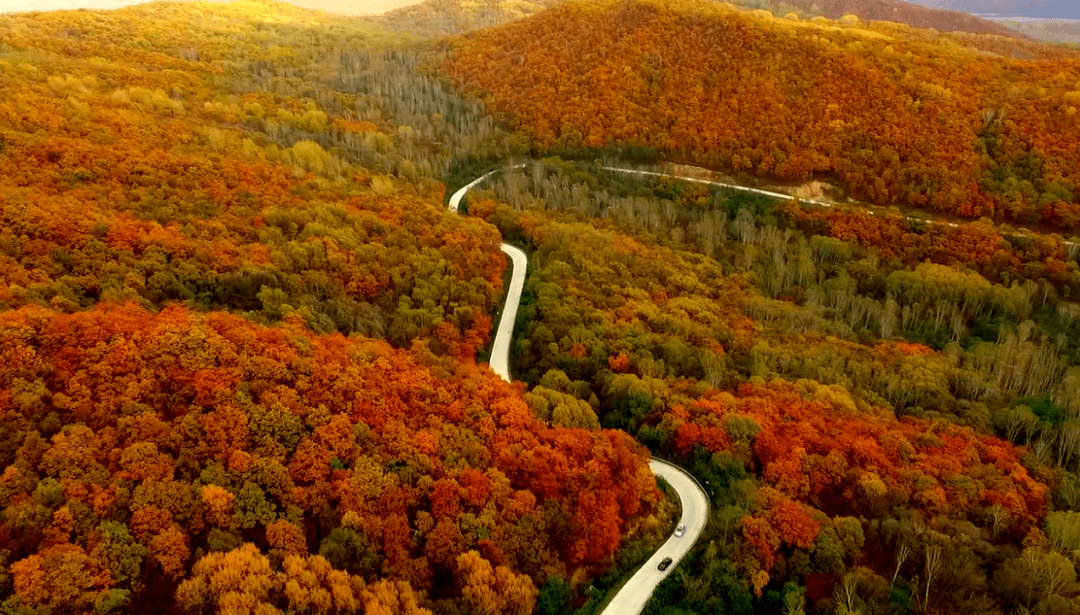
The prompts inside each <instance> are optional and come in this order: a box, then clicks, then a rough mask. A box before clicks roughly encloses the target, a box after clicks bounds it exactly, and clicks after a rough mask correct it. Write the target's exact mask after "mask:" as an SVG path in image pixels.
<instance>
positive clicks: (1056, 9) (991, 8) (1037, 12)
mask: <svg viewBox="0 0 1080 615" xmlns="http://www.w3.org/2000/svg"><path fill="white" fill-rule="evenodd" d="M907 1H908V2H912V3H914V4H921V5H922V6H928V7H931V8H936V9H948V10H952V11H962V12H964V13H972V14H976V15H979V16H984V17H985V16H989V15H993V16H995V17H1026V18H1029V19H1080V3H1078V2H1077V1H1076V0H907Z"/></svg>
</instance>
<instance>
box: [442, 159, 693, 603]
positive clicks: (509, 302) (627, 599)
mask: <svg viewBox="0 0 1080 615" xmlns="http://www.w3.org/2000/svg"><path fill="white" fill-rule="evenodd" d="M524 166H525V165H524V164H519V165H514V166H511V167H505V168H502V169H496V170H494V171H490V172H488V173H486V174H484V175H482V176H480V177H478V178H476V179H474V180H472V181H471V182H469V183H468V184H466V185H464V186H462V187H461V188H460V189H458V190H457V192H454V194H453V195H451V197H450V202H449V205H448V207H449V208H450V211H453V212H457V211H458V210H459V209H460V207H461V200H462V199H463V198H465V195H466V194H467V193H468V192H469V190H471V189H472V188H474V187H475V186H476V185H477V184H479V183H480V182H482V181H484V180H485V179H487V178H488V177H490V176H491V175H492V174H494V173H497V172H499V171H505V170H507V169H514V168H521V167H524ZM610 170H620V171H629V170H623V169H610ZM629 172H633V171H629ZM641 173H647V172H645V171H642V172H641ZM649 174H652V173H649ZM501 248H502V251H503V252H504V253H506V255H507V256H509V257H510V263H511V274H510V288H509V290H508V291H507V293H506V303H505V304H504V307H503V312H502V318H500V319H499V328H498V330H497V331H496V333H495V341H494V342H492V345H491V359H490V364H491V369H492V370H493V371H494V372H495V373H496V374H498V375H499V376H501V377H502V379H503V380H505V381H507V382H510V380H511V378H510V364H509V358H510V337H511V335H512V334H513V332H514V321H515V320H516V319H517V311H518V306H519V305H520V304H521V291H522V289H523V288H524V286H525V269H526V266H527V259H526V257H525V253H524V252H522V251H521V250H520V249H518V248H516V247H514V246H512V245H510V244H507V243H504V244H502V245H501ZM649 468H650V469H652V471H653V473H654V474H656V475H657V476H660V477H662V478H663V479H664V480H665V481H667V483H668V484H669V485H671V487H672V488H673V489H674V490H675V493H676V494H678V496H679V503H680V504H681V505H682V515H681V516H680V517H679V523H678V525H680V526H682V525H685V526H686V532H685V533H684V534H683V535H682V536H681V537H680V536H675V535H674V534H672V535H671V536H670V537H668V539H667V541H666V542H665V543H664V544H663V545H661V546H660V548H659V549H657V550H656V552H655V553H653V554H652V557H650V558H649V559H648V561H646V562H645V564H644V565H642V566H641V568H639V569H638V571H637V572H635V573H634V576H633V577H631V578H630V580H629V581H627V582H626V584H625V585H623V587H622V589H620V590H619V592H618V593H617V594H615V596H614V597H613V598H612V599H611V602H609V603H608V605H607V607H606V608H605V609H604V610H603V612H602V613H601V615H638V614H639V613H641V611H642V610H643V609H644V608H645V604H646V603H647V602H648V601H649V598H650V597H651V596H652V593H653V591H654V590H655V589H656V586H657V585H659V584H660V581H663V580H664V578H665V577H667V575H669V574H671V572H672V571H673V570H675V567H676V566H677V565H678V564H679V561H681V560H682V558H683V557H684V556H686V554H687V553H689V552H690V549H691V547H693V546H694V543H695V542H697V539H698V537H699V536H701V532H702V531H704V529H705V523H706V522H707V521H708V519H709V498H708V496H707V495H706V494H705V492H704V491H703V490H702V489H701V486H700V485H698V483H697V481H696V480H694V477H692V476H690V475H689V474H688V473H686V472H685V471H684V470H682V469H681V468H679V467H677V466H675V465H672V464H670V463H667V462H666V461H660V460H659V459H652V460H651V461H649ZM665 557H670V558H671V559H672V563H671V565H670V566H669V567H668V568H667V569H666V570H659V569H658V566H659V565H660V562H661V561H662V560H663V559H664V558H665Z"/></svg>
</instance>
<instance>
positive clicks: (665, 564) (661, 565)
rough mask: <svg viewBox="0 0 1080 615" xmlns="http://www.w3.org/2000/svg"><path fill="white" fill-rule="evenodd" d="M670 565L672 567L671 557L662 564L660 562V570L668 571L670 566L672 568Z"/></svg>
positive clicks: (666, 558)
mask: <svg viewBox="0 0 1080 615" xmlns="http://www.w3.org/2000/svg"><path fill="white" fill-rule="evenodd" d="M670 565H671V558H670V557H665V558H664V560H663V561H662V562H660V570H667V569H668V566H670Z"/></svg>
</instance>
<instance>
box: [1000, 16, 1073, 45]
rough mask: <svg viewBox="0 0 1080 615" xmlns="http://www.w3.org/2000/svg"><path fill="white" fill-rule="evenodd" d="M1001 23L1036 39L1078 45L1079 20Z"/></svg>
mask: <svg viewBox="0 0 1080 615" xmlns="http://www.w3.org/2000/svg"><path fill="white" fill-rule="evenodd" d="M1001 24H1002V25H1004V26H1008V27H1009V28H1012V29H1013V30H1016V31H1017V32H1020V33H1021V34H1024V35H1025V36H1029V37H1031V38H1033V39H1035V40H1037V41H1046V42H1051V43H1070V44H1073V45H1080V22H1071V21H1052V20H1025V21H1002V22H1001Z"/></svg>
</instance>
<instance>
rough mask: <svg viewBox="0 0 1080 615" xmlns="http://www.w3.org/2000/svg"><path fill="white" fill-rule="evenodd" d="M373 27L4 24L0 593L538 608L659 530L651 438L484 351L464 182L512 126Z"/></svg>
mask: <svg viewBox="0 0 1080 615" xmlns="http://www.w3.org/2000/svg"><path fill="white" fill-rule="evenodd" d="M363 24H364V22H361V21H356V20H346V19H339V18H335V17H332V16H329V15H325V14H322V13H316V12H312V11H306V10H302V9H298V8H296V7H292V6H289V5H284V4H275V3H269V2H235V3H230V4H201V3H199V4H196V3H192V4H182V5H172V4H152V5H143V6H138V7H133V8H128V9H123V10H118V11H109V12H91V11H78V12H61V13H39V14H22V15H13V16H4V17H3V18H0V356H2V357H3V359H2V360H0V611H2V612H4V613H25V614H31V613H32V614H38V615H49V614H56V615H60V614H64V615H67V614H75V613H91V612H93V613H181V612H184V613H206V612H221V613H241V612H258V613H282V612H290V613H300V612H303V613H345V612H349V613H352V612H366V613H394V614H395V615H425V614H430V613H431V609H432V608H436V605H438V606H437V610H438V611H439V612H440V613H457V612H463V611H465V610H468V611H470V612H500V613H515V614H520V615H526V614H527V613H530V612H531V611H532V610H533V609H534V606H535V603H536V601H537V597H538V595H540V593H541V592H543V591H545V588H546V587H548V585H549V584H550V583H554V585H555V586H556V587H565V583H566V579H569V578H575V579H578V580H579V582H583V581H584V580H589V579H592V578H594V577H596V576H597V575H599V574H601V573H603V572H605V571H606V570H608V569H609V568H610V567H612V566H613V565H615V564H616V562H617V561H619V560H616V558H615V552H616V551H617V550H618V549H620V548H621V547H623V546H625V545H627V544H628V542H634V541H638V542H639V543H640V541H641V539H642V538H643V537H645V536H652V535H653V534H654V533H657V532H659V531H660V530H661V529H662V528H663V526H664V523H665V518H664V517H663V515H664V514H666V513H665V512H664V511H666V510H667V508H666V507H664V508H661V506H660V503H661V502H662V500H661V499H660V498H659V493H658V492H657V490H656V485H655V480H654V479H653V476H652V474H651V472H650V471H649V469H648V465H647V453H646V451H645V450H644V449H643V448H642V447H641V446H639V445H638V444H636V443H635V442H634V441H633V440H632V439H631V438H629V437H628V436H626V435H625V434H621V433H618V432H614V431H609V430H600V429H598V428H597V429H589V430H586V429H583V428H581V427H587V426H593V427H597V419H596V416H595V414H593V413H592V411H591V410H588V412H587V413H586V412H584V410H583V409H582V408H576V410H577V411H576V412H575V413H565V414H563V413H560V414H559V416H558V417H557V418H555V419H554V420H551V421H548V422H547V423H544V422H541V421H540V420H538V419H537V418H536V417H535V416H533V414H532V413H531V412H530V408H529V406H527V405H526V403H525V401H524V399H523V396H522V392H521V391H520V390H519V389H515V388H513V387H511V386H509V385H507V384H505V383H503V382H502V381H501V380H500V379H499V378H498V377H496V376H495V374H493V373H492V372H491V371H490V370H488V369H487V368H486V367H483V366H481V365H478V364H477V362H476V357H477V356H478V354H479V352H480V351H481V349H482V348H483V347H484V346H485V345H486V344H487V342H488V340H489V339H490V331H491V319H492V316H493V315H494V312H495V310H496V309H497V306H498V303H499V301H500V300H501V295H502V273H503V270H504V268H505V262H504V258H503V256H502V255H501V254H500V253H499V247H498V246H499V234H498V232H497V231H496V229H495V228H494V227H493V226H492V225H490V224H487V223H485V222H483V221H481V220H479V219H475V218H467V217H464V216H458V215H456V214H453V213H450V212H447V211H446V208H445V204H444V202H443V197H444V187H443V184H442V179H443V177H444V176H445V175H446V174H447V173H448V172H449V171H450V170H451V168H452V167H454V166H455V165H456V164H458V163H457V162H455V161H456V160H458V159H459V158H466V157H484V156H485V155H488V154H490V153H491V152H492V151H497V152H498V153H499V155H500V156H501V155H505V154H507V153H511V152H514V151H517V150H518V149H519V147H518V146H517V145H515V143H516V142H517V141H519V139H517V138H516V137H512V136H510V135H508V134H507V133H505V132H504V131H502V130H499V129H496V128H495V127H494V126H493V123H492V122H491V120H490V119H489V118H487V117H486V116H485V115H484V114H483V112H482V110H481V109H480V107H479V106H478V105H477V104H476V103H475V102H472V101H468V100H466V99H464V98H462V97H460V96H458V95H456V94H454V93H453V92H451V91H449V89H448V88H447V87H445V86H444V85H443V84H442V83H441V82H440V81H439V80H438V79H437V78H435V77H433V76H430V75H428V74H425V73H422V72H421V71H420V70H418V67H419V66H420V65H421V64H422V61H423V60H422V58H421V57H420V56H419V55H418V52H417V50H415V49H403V48H399V49H397V50H395V51H391V50H387V49H385V48H384V47H382V46H381V41H386V40H390V39H391V38H396V37H392V36H390V35H385V34H380V33H378V32H374V31H372V30H370V29H368V28H366V26H364V25H363ZM564 419H565V420H564ZM641 544H646V543H641ZM646 548H647V547H646ZM560 583H561V585H560ZM245 609H246V610H245Z"/></svg>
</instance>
